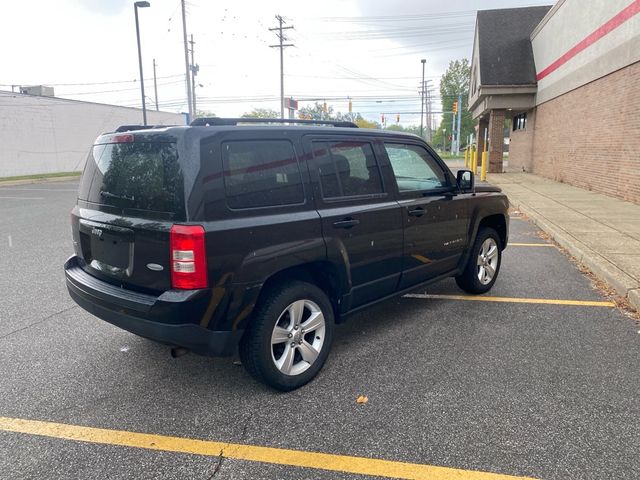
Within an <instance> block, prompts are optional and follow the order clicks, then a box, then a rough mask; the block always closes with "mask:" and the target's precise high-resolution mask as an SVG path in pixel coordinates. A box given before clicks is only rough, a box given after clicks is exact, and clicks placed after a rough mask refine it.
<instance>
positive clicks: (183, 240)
mask: <svg viewBox="0 0 640 480" xmlns="http://www.w3.org/2000/svg"><path fill="white" fill-rule="evenodd" d="M169 248H170V250H171V252H170V253H171V286H172V287H173V288H179V289H187V290H190V289H195V288H207V284H208V281H207V257H206V252H205V245H204V228H202V227H201V226H200V225H173V226H172V227H171V235H170V247H169Z"/></svg>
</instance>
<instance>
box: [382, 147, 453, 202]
mask: <svg viewBox="0 0 640 480" xmlns="http://www.w3.org/2000/svg"><path fill="white" fill-rule="evenodd" d="M385 149H386V151H387V155H388V156H389V161H390V162H391V167H392V168H393V174H394V175H395V177H396V182H397V183H398V189H399V190H400V192H410V191H418V190H420V191H424V190H436V189H441V188H445V187H447V186H448V184H447V177H446V175H445V173H444V171H443V170H442V168H441V167H440V165H438V163H437V162H436V160H435V159H434V158H433V157H432V156H431V154H430V153H429V152H428V150H426V149H425V148H423V147H420V146H418V145H405V144H399V143H385Z"/></svg>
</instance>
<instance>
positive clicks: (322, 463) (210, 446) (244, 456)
mask: <svg viewBox="0 0 640 480" xmlns="http://www.w3.org/2000/svg"><path fill="white" fill-rule="evenodd" d="M0 431H6V432H17V433H26V434H31V435H41V436H45V437H52V438H60V439H64V440H75V441H79V442H89V443H99V444H105V445H118V446H124V447H134V448H145V449H149V450H161V451H165V452H176V453H190V454H194V455H207V456H212V457H219V456H221V455H222V456H223V457H226V458H232V459H236V460H248V461H252V462H262V463H272V464H277V465H288V466H293V467H303V468H315V469H319V470H330V471H334V472H345V473H355V474H361V475H374V476H379V477H389V478H403V479H414V480H415V479H429V480H531V479H530V478H528V477H514V476H511V475H502V474H498V473H490V472H479V471H475V470H461V469H457V468H448V467H437V466H432V465H421V464H416V463H405V462H394V461H390V460H379V459H375V458H365V457H350V456H345V455H333V454H329V453H316V452H305V451H301V450H286V449H282V448H270V447H259V446H254V445H241V444H233V443H224V442H211V441H207V440H195V439H191V438H181V437H169V436H164V435H152V434H147V433H137V432H127V431H122V430H107V429H103V428H92V427H83V426H78V425H67V424H64V423H52V422H41V421H37V420H25V419H20V418H7V417H0Z"/></svg>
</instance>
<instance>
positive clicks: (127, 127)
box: [115, 125, 175, 133]
mask: <svg viewBox="0 0 640 480" xmlns="http://www.w3.org/2000/svg"><path fill="white" fill-rule="evenodd" d="M173 126H175V125H120V126H119V127H118V128H116V130H115V133H121V132H132V131H134V130H148V129H151V128H167V127H173Z"/></svg>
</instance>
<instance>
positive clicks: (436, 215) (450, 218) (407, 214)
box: [384, 140, 469, 289]
mask: <svg viewBox="0 0 640 480" xmlns="http://www.w3.org/2000/svg"><path fill="white" fill-rule="evenodd" d="M384 150H385V152H386V154H387V156H388V158H389V162H390V163H391V167H392V169H393V172H394V177H395V181H396V185H397V188H398V195H399V203H400V205H401V207H402V216H403V219H404V221H403V224H404V254H403V259H402V279H401V281H400V289H404V288H408V287H411V286H412V285H415V284H418V283H421V282H424V281H426V280H430V279H431V278H435V277H437V276H440V275H443V274H446V273H449V272H451V271H452V270H454V269H455V268H456V267H457V265H458V262H459V261H460V258H461V256H462V254H463V252H464V251H465V248H467V242H468V240H467V225H468V222H469V215H468V212H467V204H466V202H465V201H464V199H463V198H462V197H460V196H458V195H457V194H456V190H455V188H454V185H453V179H452V178H451V175H450V172H449V170H448V169H447V168H446V167H445V166H444V165H442V164H441V163H440V162H439V161H438V160H437V159H436V157H435V156H434V155H433V154H432V153H431V152H430V151H429V150H428V149H427V148H426V147H425V146H424V145H422V144H420V143H418V142H415V143H414V142H412V141H411V140H408V141H405V140H398V141H396V140H390V141H385V142H384Z"/></svg>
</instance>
